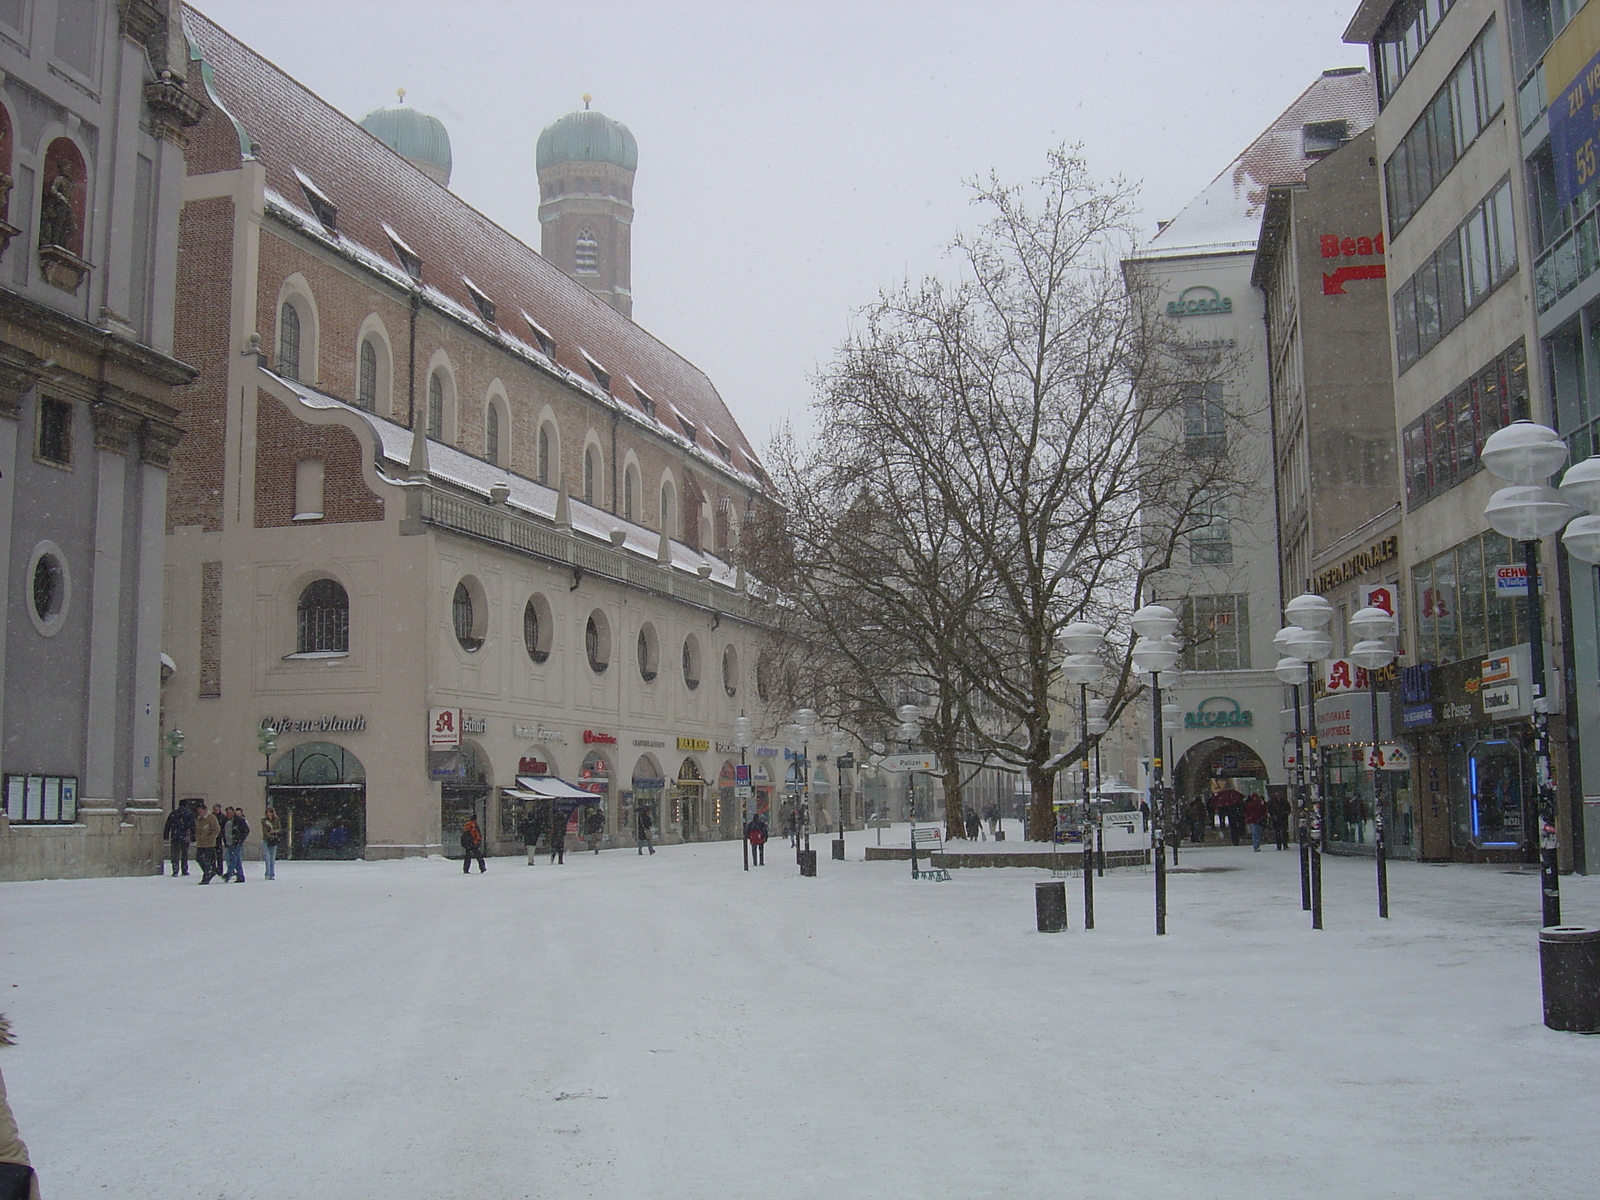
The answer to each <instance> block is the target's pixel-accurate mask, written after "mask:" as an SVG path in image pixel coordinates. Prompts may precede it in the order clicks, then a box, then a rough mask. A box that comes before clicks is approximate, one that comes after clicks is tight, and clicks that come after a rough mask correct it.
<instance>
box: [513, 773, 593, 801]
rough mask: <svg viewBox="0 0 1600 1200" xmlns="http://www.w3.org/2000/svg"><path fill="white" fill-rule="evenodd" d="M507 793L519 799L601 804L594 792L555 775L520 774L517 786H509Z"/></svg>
mask: <svg viewBox="0 0 1600 1200" xmlns="http://www.w3.org/2000/svg"><path fill="white" fill-rule="evenodd" d="M506 795H508V796H515V797H516V798H517V799H518V800H567V801H571V802H572V803H575V804H599V803H600V801H601V797H599V796H597V795H595V794H594V793H593V792H586V791H584V790H583V789H582V788H575V787H573V786H572V785H571V784H570V783H568V782H567V781H566V780H564V779H557V778H556V777H555V776H554V775H518V776H517V786H516V788H515V789H512V788H507V789H506Z"/></svg>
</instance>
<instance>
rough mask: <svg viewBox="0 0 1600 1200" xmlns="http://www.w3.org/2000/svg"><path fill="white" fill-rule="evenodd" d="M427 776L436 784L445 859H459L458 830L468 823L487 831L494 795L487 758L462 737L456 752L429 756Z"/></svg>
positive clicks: (481, 751) (477, 746) (481, 749)
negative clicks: (429, 775)
mask: <svg viewBox="0 0 1600 1200" xmlns="http://www.w3.org/2000/svg"><path fill="white" fill-rule="evenodd" d="M429 773H430V774H431V775H432V777H433V778H434V779H436V780H438V781H439V838H440V841H441V842H442V843H443V845H444V854H445V857H447V858H460V857H461V855H462V853H463V852H462V849H461V831H462V830H463V829H464V828H466V824H467V822H468V821H471V820H475V821H477V822H478V829H479V830H480V831H482V830H486V829H488V828H489V801H490V798H491V796H492V794H493V792H494V774H493V771H492V769H491V767H490V766H489V756H488V755H487V754H485V753H484V752H483V748H482V747H481V746H479V745H478V744H477V743H476V742H473V741H469V740H467V739H465V738H463V739H462V742H461V745H460V746H458V747H457V748H456V749H454V750H452V751H447V752H436V753H434V754H433V755H431V756H430V763H429Z"/></svg>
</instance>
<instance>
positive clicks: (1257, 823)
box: [1244, 792, 1267, 854]
mask: <svg viewBox="0 0 1600 1200" xmlns="http://www.w3.org/2000/svg"><path fill="white" fill-rule="evenodd" d="M1244 823H1245V828H1247V829H1249V830H1250V848H1251V849H1252V850H1254V851H1255V852H1256V853H1257V854H1260V853H1261V827H1262V826H1263V825H1265V824H1266V823H1267V805H1266V802H1265V801H1264V800H1262V799H1261V793H1260V792H1251V793H1250V798H1249V799H1248V800H1246V801H1245V802H1244Z"/></svg>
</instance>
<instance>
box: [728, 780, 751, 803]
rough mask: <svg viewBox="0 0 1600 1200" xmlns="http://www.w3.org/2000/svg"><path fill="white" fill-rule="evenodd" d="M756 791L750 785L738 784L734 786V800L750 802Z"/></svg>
mask: <svg viewBox="0 0 1600 1200" xmlns="http://www.w3.org/2000/svg"><path fill="white" fill-rule="evenodd" d="M754 791H755V789H754V788H752V787H751V786H750V785H749V784H748V783H736V784H734V785H733V798H734V799H735V800H748V799H750V796H751V794H752V793H753V792H754Z"/></svg>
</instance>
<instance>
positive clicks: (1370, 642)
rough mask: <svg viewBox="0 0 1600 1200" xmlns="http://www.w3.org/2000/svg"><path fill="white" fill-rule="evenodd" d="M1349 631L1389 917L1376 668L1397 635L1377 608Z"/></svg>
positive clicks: (1388, 659)
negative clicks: (1359, 679)
mask: <svg viewBox="0 0 1600 1200" xmlns="http://www.w3.org/2000/svg"><path fill="white" fill-rule="evenodd" d="M1350 632H1351V633H1353V634H1355V635H1356V637H1357V638H1359V639H1360V640H1359V641H1358V642H1356V644H1355V645H1354V646H1351V647H1350V661H1351V662H1353V663H1355V664H1356V666H1358V667H1361V668H1362V669H1363V670H1365V671H1366V673H1367V695H1368V696H1369V697H1370V698H1371V702H1372V751H1371V754H1370V755H1369V760H1370V762H1371V766H1372V850H1373V854H1374V855H1375V856H1376V858H1377V865H1378V916H1380V917H1382V918H1385V919H1387V918H1388V916H1389V860H1388V854H1387V850H1386V847H1385V845H1384V838H1383V826H1384V810H1385V807H1386V802H1387V800H1388V796H1387V795H1386V794H1385V793H1386V791H1387V789H1386V788H1385V787H1384V786H1383V784H1382V783H1381V775H1382V771H1383V766H1382V763H1381V761H1380V760H1381V759H1382V757H1383V754H1382V738H1381V737H1380V736H1379V732H1378V676H1377V672H1378V670H1379V669H1380V668H1383V667H1386V666H1388V665H1389V664H1390V663H1392V662H1393V661H1394V659H1395V651H1394V646H1392V645H1391V644H1390V642H1389V640H1388V639H1392V638H1395V637H1397V636H1399V632H1400V627H1399V623H1398V622H1396V621H1395V619H1394V616H1393V614H1391V613H1386V612H1384V611H1383V609H1381V608H1375V607H1370V606H1369V607H1367V608H1363V609H1361V610H1359V611H1358V612H1356V613H1355V615H1354V616H1352V617H1351V618H1350Z"/></svg>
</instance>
